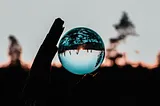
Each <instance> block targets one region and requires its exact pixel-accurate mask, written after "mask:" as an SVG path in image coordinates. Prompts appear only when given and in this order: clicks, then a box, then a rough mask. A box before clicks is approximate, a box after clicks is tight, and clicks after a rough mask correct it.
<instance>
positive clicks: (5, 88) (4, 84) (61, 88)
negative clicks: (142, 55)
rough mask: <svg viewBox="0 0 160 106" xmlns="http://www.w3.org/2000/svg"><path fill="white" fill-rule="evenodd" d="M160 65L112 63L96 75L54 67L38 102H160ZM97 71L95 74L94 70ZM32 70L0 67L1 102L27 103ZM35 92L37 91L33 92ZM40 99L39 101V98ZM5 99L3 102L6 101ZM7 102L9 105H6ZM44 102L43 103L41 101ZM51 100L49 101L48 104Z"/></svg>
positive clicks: (135, 105) (121, 105)
mask: <svg viewBox="0 0 160 106" xmlns="http://www.w3.org/2000/svg"><path fill="white" fill-rule="evenodd" d="M159 69H160V67H157V68H155V69H152V70H151V69H150V70H149V69H147V68H143V67H141V66H139V67H137V68H133V67H131V66H130V65H126V66H124V67H118V66H116V65H115V66H112V67H105V68H99V69H98V70H96V71H95V72H94V73H97V74H96V75H95V76H92V75H86V76H85V77H83V76H78V75H74V74H71V73H70V72H68V71H66V70H65V69H64V68H56V67H52V69H51V74H50V75H51V76H50V82H49V84H48V85H47V86H44V85H43V84H42V85H41V86H40V88H39V89H37V91H41V92H38V95H37V96H35V98H36V99H37V102H36V103H37V105H36V106H48V105H49V104H50V105H49V106H53V105H58V106H60V105H62V104H65V105H68V104H73V105H87V104H88V105H98V106H102V105H108V106H112V105H114V106H117V105H118V106H143V105H150V106H153V105H155V104H156V105H159V104H160V102H159V101H160V97H159V96H160V93H159V91H160V87H159V85H160V70H159ZM94 73H93V74H94ZM28 74H29V70H28V69H25V68H23V67H21V66H8V67H4V68H0V96H1V97H2V99H1V100H0V101H1V102H0V106H5V105H6V106H7V105H9V104H14V105H15V104H16V105H21V106H22V105H23V104H24V101H23V100H21V97H22V89H23V88H24V85H25V83H26V79H27V76H28ZM31 94H34V92H31ZM38 100H39V101H38ZM2 103H3V104H2ZM4 104H5V105H4ZM38 104H40V105H38ZM47 104H48V105H47Z"/></svg>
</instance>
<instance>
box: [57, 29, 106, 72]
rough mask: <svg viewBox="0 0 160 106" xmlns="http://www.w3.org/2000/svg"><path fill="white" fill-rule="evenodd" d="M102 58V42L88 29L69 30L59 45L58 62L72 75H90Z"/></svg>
mask: <svg viewBox="0 0 160 106" xmlns="http://www.w3.org/2000/svg"><path fill="white" fill-rule="evenodd" d="M104 56H105V47H104V43H103V40H102V39H101V37H100V36H99V35H98V34H97V33H96V32H95V31H93V30H91V29H89V28H85V27H78V28H74V29H71V30H70V31H68V32H67V33H66V34H65V35H64V36H63V37H62V39H61V40H60V43H59V48H58V57H59V60H60V62H61V63H62V66H63V67H64V68H65V69H67V70H68V71H69V72H71V73H73V74H78V75H84V74H89V73H92V72H93V71H95V70H96V69H97V68H98V67H99V66H100V65H101V64H102V62H103V60H104Z"/></svg>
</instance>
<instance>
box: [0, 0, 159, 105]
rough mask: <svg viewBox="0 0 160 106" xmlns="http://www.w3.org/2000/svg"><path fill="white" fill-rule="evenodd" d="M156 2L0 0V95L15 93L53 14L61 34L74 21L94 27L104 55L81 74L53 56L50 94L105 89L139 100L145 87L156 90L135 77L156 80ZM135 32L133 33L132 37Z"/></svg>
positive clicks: (101, 90)
mask: <svg viewBox="0 0 160 106" xmlns="http://www.w3.org/2000/svg"><path fill="white" fill-rule="evenodd" d="M159 3H160V1H159V0H147V1H146V0H119V1H118V0H34V1H33V0H23V1H22V0H14V1H13V0H0V28H1V30H0V84H1V88H0V93H1V96H2V97H3V98H6V100H8V99H13V98H16V97H17V98H18V97H19V95H20V94H21V91H22V89H23V87H24V85H25V82H26V79H27V76H28V74H29V70H30V67H31V65H32V62H33V60H34V57H35V55H36V53H37V52H38V49H39V47H40V45H41V44H42V42H43V40H44V38H45V35H46V34H47V33H48V31H49V29H50V27H51V25H52V23H53V21H54V19H56V18H58V17H60V18H62V19H63V20H64V21H65V24H64V27H65V30H64V32H63V34H62V36H63V35H64V33H66V32H67V31H68V30H70V29H72V28H75V27H79V26H85V27H88V28H91V29H93V30H94V31H96V32H97V33H98V34H99V35H100V36H101V37H102V39H103V41H104V43H105V49H106V56H105V59H104V61H103V63H102V65H101V66H100V67H99V68H98V69H97V70H96V71H95V72H93V73H91V74H88V75H84V76H81V75H74V74H71V73H70V72H68V71H66V70H65V69H64V68H63V67H62V65H61V63H60V62H59V59H58V56H57V55H56V56H55V58H54V59H53V62H52V69H51V76H52V77H51V88H52V89H54V90H52V92H51V94H52V93H53V92H54V95H56V96H64V95H72V94H73V95H74V94H75V95H83V94H84V93H88V94H89V95H93V94H94V95H100V94H106V95H107V97H110V98H117V99H113V100H114V101H115V100H117V101H119V100H120V99H119V98H121V101H125V100H126V98H129V97H128V96H126V95H130V96H131V97H130V98H131V99H132V102H134V103H133V104H135V103H136V101H137V100H140V101H142V100H141V97H135V95H139V94H140V95H146V91H147V94H150V93H151V94H152V93H153V94H156V93H157V92H156V91H158V88H157V87H153V86H151V87H152V89H150V88H149V85H148V83H147V84H146V83H142V82H141V81H147V82H150V81H152V80H159V79H160V72H159V69H160V54H159V48H160V42H159V38H160V36H159V35H160V30H159V23H160V21H159V19H160V13H159V12H158V10H159V9H160V7H159ZM124 11H125V12H126V13H127V15H126V16H128V19H129V20H130V21H128V19H126V18H124V19H126V20H123V21H124V22H125V24H122V21H120V20H122V19H123V16H124V14H123V12H124ZM118 23H119V24H118ZM120 23H121V24H120ZM126 23H127V24H126ZM115 24H117V25H116V26H117V27H116V26H115ZM135 32H136V33H137V34H138V36H132V35H134V33H135ZM121 35H122V36H121ZM123 35H124V36H125V38H124V36H123ZM128 35H129V36H128ZM130 35H131V36H130ZM62 36H61V37H62ZM126 36H127V37H126ZM57 46H58V44H57ZM88 81H92V83H89V82H88ZM97 82H98V86H96V84H97ZM93 83H94V85H92V84H93ZM106 83H107V87H104V86H103V85H106ZM55 85H56V87H55ZM97 87H99V89H97ZM98 90H100V91H98ZM136 90H139V91H138V92H137V91H136ZM55 91H56V92H55ZM96 91H98V92H96ZM148 91H151V92H148ZM154 91H155V92H154ZM93 92H94V93H93ZM124 95H125V96H124ZM111 96H114V97H111ZM143 98H144V97H143ZM131 99H127V101H128V100H131ZM145 99H147V97H146V98H145ZM16 100H19V99H15V101H14V102H16ZM110 100H111V99H110ZM108 101H109V100H108ZM121 101H120V102H121ZM145 101H146V100H145ZM157 101H158V100H157ZM123 103H126V102H123ZM123 103H122V104H123ZM143 103H144V102H143ZM143 103H142V104H143ZM151 104H153V102H151ZM130 106H131V105H130Z"/></svg>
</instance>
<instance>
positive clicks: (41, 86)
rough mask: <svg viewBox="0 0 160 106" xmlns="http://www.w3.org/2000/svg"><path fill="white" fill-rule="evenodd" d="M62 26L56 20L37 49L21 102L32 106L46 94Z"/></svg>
mask: <svg viewBox="0 0 160 106" xmlns="http://www.w3.org/2000/svg"><path fill="white" fill-rule="evenodd" d="M63 24H64V21H63V20H61V19H60V18H57V19H56V20H55V22H54V23H53V25H52V27H51V29H50V31H49V33H48V34H47V36H46V38H45V40H44V41H43V43H42V45H41V47H40V48H39V51H38V53H37V55H36V57H35V59H34V62H33V64H32V67H31V70H30V74H29V77H28V80H27V83H26V86H25V87H24V90H23V100H24V101H25V102H26V104H33V103H34V102H35V101H36V100H39V99H42V98H45V97H46V95H47V94H48V93H47V92H48V89H47V88H48V86H49V80H50V68H51V62H52V59H53V58H54V56H55V54H56V52H57V47H56V45H57V42H58V40H59V38H60V36H61V34H62V32H63V30H64V27H63Z"/></svg>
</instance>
